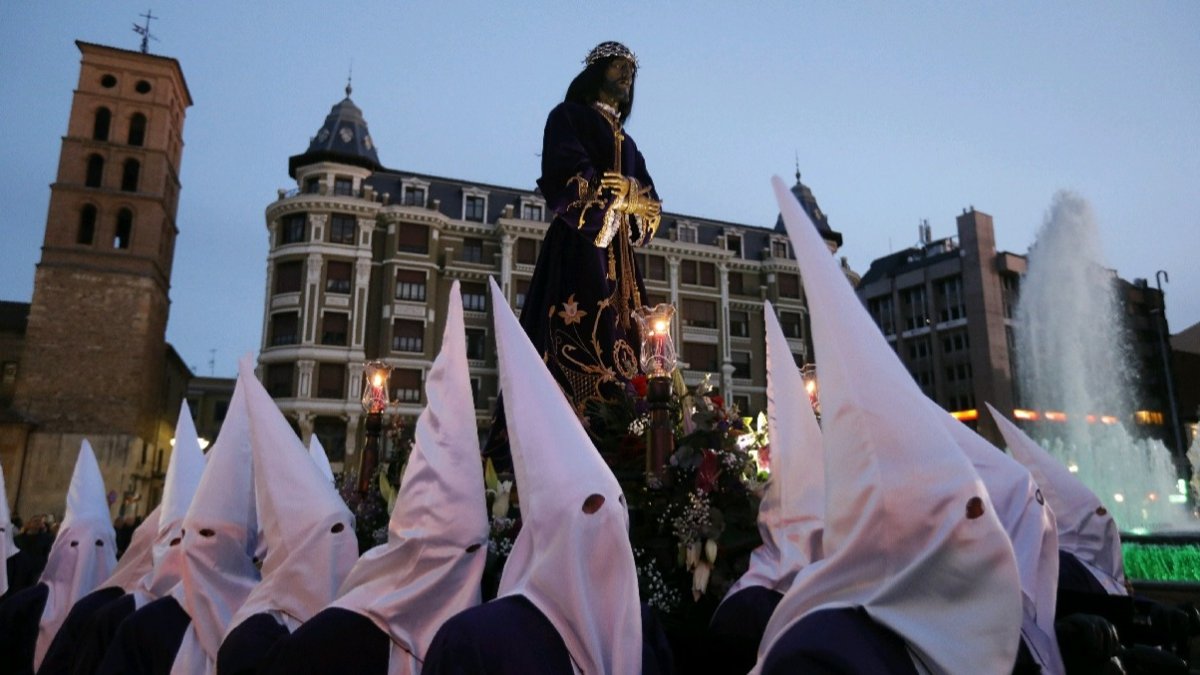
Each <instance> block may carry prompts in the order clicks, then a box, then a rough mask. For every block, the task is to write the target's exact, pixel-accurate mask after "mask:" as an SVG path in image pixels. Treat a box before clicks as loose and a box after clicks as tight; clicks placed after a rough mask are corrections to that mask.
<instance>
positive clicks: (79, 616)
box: [37, 586, 125, 675]
mask: <svg viewBox="0 0 1200 675" xmlns="http://www.w3.org/2000/svg"><path fill="white" fill-rule="evenodd" d="M122 595H125V590H124V589H123V588H121V587H119V586H106V587H105V588H99V589H96V590H94V591H92V592H91V593H88V594H87V595H85V596H83V597H82V598H80V599H79V600H78V601H77V602H76V603H75V604H74V605H72V606H71V611H70V612H68V613H67V618H66V619H64V620H63V622H62V625H61V626H59V628H58V633H56V634H55V635H54V639H53V640H51V641H50V647H49V648H48V649H47V650H46V656H45V658H43V659H42V665H41V667H40V668H38V671H37V672H38V675H70V674H71V673H72V672H74V670H75V660H76V657H77V655H78V654H79V651H80V647H81V645H82V643H83V641H84V636H85V634H86V632H87V630H88V626H89V624H90V623H91V620H92V617H93V616H94V615H95V613H96V612H97V611H98V610H100V608H102V607H104V606H105V605H107V604H108V603H110V602H112V601H114V600H116V599H117V598H119V597H121V596H122Z"/></svg>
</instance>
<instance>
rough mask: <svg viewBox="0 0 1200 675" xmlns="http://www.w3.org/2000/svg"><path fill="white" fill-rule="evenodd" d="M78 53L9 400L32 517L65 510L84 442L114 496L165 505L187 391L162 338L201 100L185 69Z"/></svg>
mask: <svg viewBox="0 0 1200 675" xmlns="http://www.w3.org/2000/svg"><path fill="white" fill-rule="evenodd" d="M76 45H77V46H78V47H79V50H80V52H82V55H83V57H82V63H81V66H80V74H79V84H78V87H77V88H76V90H75V93H74V99H73V101H72V104H71V115H70V120H69V122H68V126H67V133H66V135H65V136H64V137H63V139H62V149H61V153H60V156H59V165H58V175H57V177H56V179H55V182H54V183H53V184H52V185H51V186H50V207H49V213H48V215H47V217H46V235H45V241H44V244H43V246H42V257H41V261H40V262H39V263H38V266H37V272H36V276H35V281H34V292H33V302H32V305H31V306H30V311H29V320H28V326H27V331H26V339H25V348H24V356H23V358H22V363H21V374H20V376H19V377H18V380H17V383H16V390H15V392H14V396H13V410H14V411H15V412H16V413H17V414H19V415H20V416H22V417H23V418H24V419H25V420H27V421H28V423H29V424H30V425H31V433H30V435H29V438H28V442H27V444H26V447H25V452H24V454H25V456H24V457H23V458H22V466H23V471H22V474H23V483H24V485H23V490H22V492H23V493H24V494H25V495H28V501H27V503H23V504H20V505H19V506H20V507H21V511H22V512H23V513H25V514H30V513H36V512H39V511H52V512H54V511H61V508H62V507H61V503H62V495H63V494H65V493H66V489H67V484H68V482H69V480H70V475H71V467H72V465H73V463H74V460H75V455H76V453H77V451H78V448H79V444H80V440H81V439H82V438H84V437H86V438H88V440H89V441H90V442H91V443H92V445H93V447H94V448H95V450H96V454H97V458H98V459H99V460H100V463H101V468H102V470H103V472H104V476H105V483H106V485H107V487H108V489H109V490H110V491H116V492H117V493H118V494H121V493H122V492H124V493H127V494H133V493H139V494H141V496H142V498H143V499H145V500H146V502H144V503H150V504H153V503H155V502H156V501H157V499H158V497H159V494H158V492H157V489H156V488H157V485H161V480H160V479H161V474H162V471H164V470H165V467H166V459H167V458H168V457H169V454H170V440H171V437H172V435H173V427H174V421H175V417H176V416H177V414H178V405H179V400H180V397H181V396H182V388H183V387H185V386H186V380H187V369H186V367H183V365H182V362H181V361H180V360H179V358H178V356H176V355H174V352H173V350H172V349H171V348H170V347H169V346H168V345H167V344H166V340H165V337H166V327H167V314H168V310H169V306H170V300H169V297H168V293H169V290H170V282H171V264H172V260H173V258H174V254H175V237H176V235H177V234H178V229H177V227H176V223H175V212H176V208H177V206H178V200H179V190H180V183H179V167H180V159H181V156H182V153H183V122H184V115H185V113H186V110H187V108H188V107H189V106H190V105H191V104H192V99H191V95H190V94H189V93H188V89H187V84H186V82H185V81H184V78H183V73H182V71H181V69H180V67H179V63H178V62H177V61H176V60H175V59H172V58H168V57H163V56H156V55H153V54H145V53H141V52H135V51H128V50H124V49H116V48H113V47H105V46H101V45H95V44H89V43H86V42H76ZM172 401H173V403H172ZM172 405H173V406H174V409H173V410H172V409H169V407H170V406H172ZM156 484H157V485H156ZM10 494H11V493H10ZM22 501H23V502H25V501H26V500H24V499H23V500H22ZM145 510H147V509H139V512H142V513H144V512H145Z"/></svg>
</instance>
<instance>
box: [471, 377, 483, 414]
mask: <svg viewBox="0 0 1200 675" xmlns="http://www.w3.org/2000/svg"><path fill="white" fill-rule="evenodd" d="M471 401H473V402H474V403H475V409H476V410H486V409H487V406H486V405H484V400H483V380H482V379H481V378H478V377H472V378H471Z"/></svg>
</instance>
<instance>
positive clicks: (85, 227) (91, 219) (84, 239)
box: [75, 204, 96, 246]
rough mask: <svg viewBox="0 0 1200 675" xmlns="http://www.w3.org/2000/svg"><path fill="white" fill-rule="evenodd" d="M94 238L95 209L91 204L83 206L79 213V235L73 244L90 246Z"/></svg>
mask: <svg viewBox="0 0 1200 675" xmlns="http://www.w3.org/2000/svg"><path fill="white" fill-rule="evenodd" d="M95 237H96V207H95V206H92V205H91V204H84V206H83V210H82V211H80V212H79V234H78V236H77V237H76V238H75V242H76V243H79V244H87V245H89V246H90V245H91V244H92V240H93V239H95Z"/></svg>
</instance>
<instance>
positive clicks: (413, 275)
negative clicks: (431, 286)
mask: <svg viewBox="0 0 1200 675" xmlns="http://www.w3.org/2000/svg"><path fill="white" fill-rule="evenodd" d="M396 299H397V300H412V301H413V302H425V273H424V272H422V271H420V270H396Z"/></svg>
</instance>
